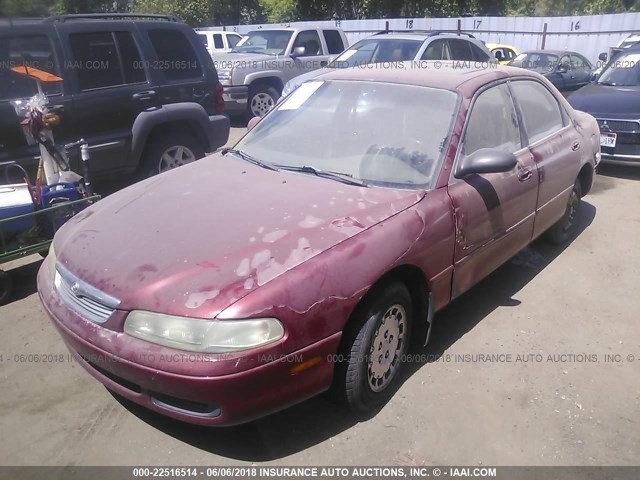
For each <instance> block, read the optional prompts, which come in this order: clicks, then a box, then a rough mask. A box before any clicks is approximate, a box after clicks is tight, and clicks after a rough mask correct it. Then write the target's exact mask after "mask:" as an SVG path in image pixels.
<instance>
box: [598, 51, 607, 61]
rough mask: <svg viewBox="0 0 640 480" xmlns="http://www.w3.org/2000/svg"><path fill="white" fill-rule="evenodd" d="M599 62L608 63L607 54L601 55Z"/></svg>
mask: <svg viewBox="0 0 640 480" xmlns="http://www.w3.org/2000/svg"><path fill="white" fill-rule="evenodd" d="M598 60H600V61H603V62H606V61H607V52H602V53H601V54H600V55H598Z"/></svg>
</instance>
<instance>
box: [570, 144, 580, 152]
mask: <svg viewBox="0 0 640 480" xmlns="http://www.w3.org/2000/svg"><path fill="white" fill-rule="evenodd" d="M571 150H573V151H574V152H576V151H578V150H580V142H573V145H571Z"/></svg>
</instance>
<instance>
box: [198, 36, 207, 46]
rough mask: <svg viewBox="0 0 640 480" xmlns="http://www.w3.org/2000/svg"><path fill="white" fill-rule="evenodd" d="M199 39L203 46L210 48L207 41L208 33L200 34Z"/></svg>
mask: <svg viewBox="0 0 640 480" xmlns="http://www.w3.org/2000/svg"><path fill="white" fill-rule="evenodd" d="M198 38H199V39H200V41H201V42H202V44H203V45H204V46H205V47H207V48H208V47H209V42H208V41H207V40H208V39H207V34H206V33H205V34H201V33H199V34H198Z"/></svg>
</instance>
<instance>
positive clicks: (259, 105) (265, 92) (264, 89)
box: [247, 84, 280, 117]
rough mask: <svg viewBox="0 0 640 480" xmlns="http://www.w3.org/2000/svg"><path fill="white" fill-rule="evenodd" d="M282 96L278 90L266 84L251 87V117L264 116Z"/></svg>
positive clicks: (249, 104)
mask: <svg viewBox="0 0 640 480" xmlns="http://www.w3.org/2000/svg"><path fill="white" fill-rule="evenodd" d="M278 98H280V94H279V93H278V91H277V90H276V89H275V88H273V87H270V86H269V85H265V84H258V85H256V86H255V87H253V86H252V87H251V88H250V89H249V102H248V107H249V110H248V112H247V113H248V115H249V117H264V116H265V115H266V114H267V113H268V112H269V110H271V109H272V108H273V107H274V106H275V104H276V102H277V101H278Z"/></svg>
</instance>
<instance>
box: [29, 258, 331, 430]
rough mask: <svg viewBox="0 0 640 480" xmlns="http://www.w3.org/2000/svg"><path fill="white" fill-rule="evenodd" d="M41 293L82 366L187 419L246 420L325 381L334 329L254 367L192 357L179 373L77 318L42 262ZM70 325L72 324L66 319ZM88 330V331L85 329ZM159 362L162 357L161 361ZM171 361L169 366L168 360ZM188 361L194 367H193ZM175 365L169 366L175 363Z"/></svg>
mask: <svg viewBox="0 0 640 480" xmlns="http://www.w3.org/2000/svg"><path fill="white" fill-rule="evenodd" d="M38 292H39V295H40V299H41V301H42V303H43V305H44V307H45V310H46V311H47V314H48V315H49V316H50V317H51V319H52V320H53V323H54V325H55V326H56V328H57V329H58V331H59V332H60V335H61V336H62V339H63V340H64V342H65V344H66V346H67V348H68V349H69V350H70V351H71V353H72V354H73V355H74V357H75V359H76V360H77V361H78V363H79V364H80V365H82V367H84V368H85V369H86V370H87V371H88V372H89V373H90V374H91V375H92V376H93V377H95V378H96V379H97V380H98V381H100V382H101V383H102V384H104V385H105V386H106V387H107V388H108V389H110V390H112V391H114V392H116V393H118V394H120V395H122V396H123V397H125V398H127V399H129V400H131V401H133V402H135V403H137V404H139V405H142V406H144V407H146V408H148V409H150V410H154V411H156V412H158V413H161V414H163V415H166V416H169V417H173V418H176V419H178V420H182V421H185V422H189V423H194V424H199V425H209V426H223V425H234V424H239V423H245V422H248V421H251V420H253V419H256V418H259V417H262V416H265V415H268V414H270V413H273V412H275V411H278V410H281V409H283V408H286V407H288V406H290V405H293V404H295V403H298V402H301V401H303V400H305V399H307V398H311V397H313V396H315V395H317V394H319V393H321V392H323V391H325V390H327V389H328V388H329V386H330V385H331V381H332V377H333V363H331V362H330V361H329V360H330V359H331V355H332V354H334V353H335V352H336V351H337V348H338V343H339V341H340V336H341V334H340V333H336V334H334V335H332V336H330V337H327V338H325V339H322V340H320V341H318V342H316V343H314V344H312V345H309V346H308V347H306V348H303V349H301V350H299V351H297V352H294V353H291V354H289V355H287V356H286V357H282V358H277V359H273V360H272V361H270V362H268V363H264V364H262V365H259V366H257V367H255V368H251V369H248V370H244V371H241V372H237V373H232V374H228V375H216V374H215V372H212V374H211V375H203V374H202V372H203V368H204V369H206V368H207V367H208V366H209V365H211V369H212V370H214V369H215V365H214V364H215V362H214V364H211V362H207V363H209V365H206V364H205V365H203V364H202V362H200V363H201V364H200V365H195V363H197V360H195V361H193V362H194V365H190V366H189V367H190V369H192V370H193V371H198V372H199V373H200V375H189V374H184V373H183V374H177V373H175V372H170V371H167V370H171V368H169V367H170V365H167V367H168V368H167V370H162V369H161V368H158V366H156V368H150V367H149V366H147V365H143V364H141V363H139V362H136V361H134V360H132V359H128V358H123V357H122V356H119V355H118V353H119V352H121V351H123V350H126V348H125V349H122V348H121V347H122V345H124V344H125V343H126V342H127V341H128V340H129V338H130V337H129V336H128V335H126V334H125V333H123V332H115V331H112V330H109V329H106V328H104V327H102V326H99V325H97V324H95V323H92V322H89V321H88V320H83V319H81V318H80V317H79V316H78V315H77V314H76V313H75V312H74V311H72V310H70V309H69V308H68V307H67V306H66V305H65V304H64V303H63V302H61V301H60V299H59V297H58V295H57V292H56V291H55V287H54V286H53V282H52V279H51V274H50V273H49V270H48V267H47V262H44V263H43V265H42V267H41V268H40V271H39V272H38ZM78 322H81V324H82V323H83V322H84V323H86V328H87V331H88V332H90V335H98V336H100V337H102V338H106V337H110V338H109V343H110V345H111V346H112V348H110V351H107V350H106V349H103V348H99V347H97V346H96V345H94V344H92V343H91V342H89V341H88V340H87V339H86V338H84V337H83V336H82V335H79V334H78V333H77V328H78V327H77V326H78ZM71 324H73V325H75V326H74V330H76V331H74V330H72V329H71V328H70V327H69V325H71ZM90 335H88V336H90ZM146 346H147V350H146V351H145V352H140V353H141V354H144V355H154V356H155V357H156V358H160V360H161V361H162V355H165V357H166V362H168V363H171V362H173V361H175V360H174V358H175V355H176V354H178V355H180V354H185V353H189V352H183V351H180V350H174V349H170V348H164V347H161V346H158V345H153V344H150V343H149V344H147V345H146ZM316 357H320V358H321V359H322V360H321V361H320V362H319V363H314V364H313V365H312V366H311V367H310V368H308V369H304V370H302V371H299V370H292V369H293V367H295V366H296V365H300V364H301V363H304V362H307V361H308V360H310V359H314V358H316ZM160 365H161V364H160ZM174 367H175V366H174ZM191 367H193V368H191ZM174 369H175V368H174Z"/></svg>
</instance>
